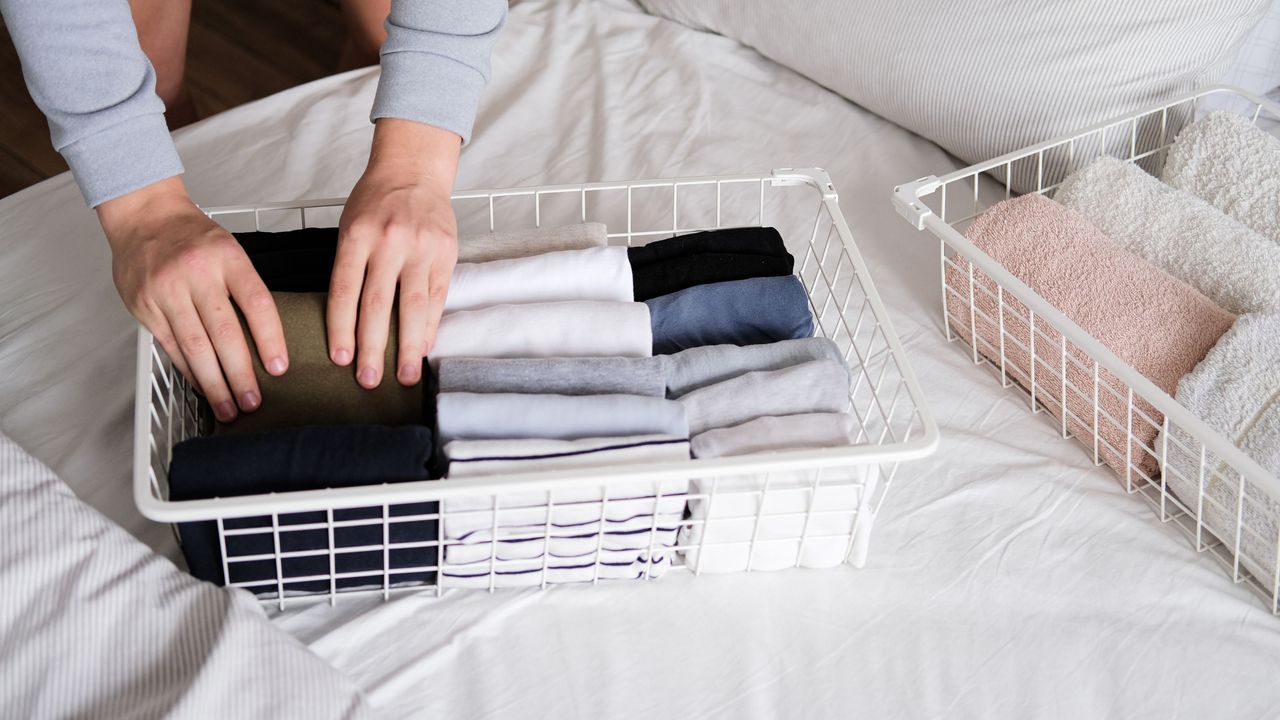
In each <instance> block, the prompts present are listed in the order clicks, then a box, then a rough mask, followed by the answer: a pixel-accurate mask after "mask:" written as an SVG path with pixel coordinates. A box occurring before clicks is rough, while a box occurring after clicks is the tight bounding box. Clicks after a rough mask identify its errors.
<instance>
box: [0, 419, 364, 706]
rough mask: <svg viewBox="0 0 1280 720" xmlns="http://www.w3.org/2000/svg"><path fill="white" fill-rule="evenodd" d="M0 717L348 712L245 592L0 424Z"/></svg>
mask: <svg viewBox="0 0 1280 720" xmlns="http://www.w3.org/2000/svg"><path fill="white" fill-rule="evenodd" d="M0 716H3V717H14V718H19V717H20V718H63V717H104V718H122V717H128V718H151V717H199V718H214V717H217V718H256V717H274V718H287V717H302V718H308V719H309V720H315V719H319V718H361V717H370V716H372V710H370V708H369V707H368V705H367V704H366V702H365V700H364V698H363V696H362V695H361V694H360V692H359V691H358V689H357V688H356V686H355V685H354V684H353V683H352V682H351V681H350V680H348V679H347V678H346V677H345V676H344V675H342V674H341V673H339V672H338V671H337V670H335V669H333V668H332V667H331V666H329V665H328V664H327V663H325V662H324V661H323V660H321V659H320V658H318V657H316V656H315V655H313V654H312V653H311V652H310V651H309V650H307V649H306V648H305V647H303V646H302V645H301V644H299V643H298V642H297V641H296V640H294V639H293V638H292V637H290V636H288V635H286V634H285V633H283V632H281V631H280V630H277V629H276V628H275V627H274V626H273V625H272V624H271V623H270V622H269V621H268V620H267V619H266V617H265V615H264V614H263V612H262V610H261V608H260V607H259V606H258V604H257V603H256V601H255V600H254V599H253V598H252V596H251V595H249V594H248V593H246V592H244V591H239V590H237V591H226V590H223V589H221V588H218V587H215V586H213V585H210V584H207V583H203V582H200V581H198V580H196V579H194V578H192V577H191V576H189V575H187V574H186V573H183V572H182V571H180V570H179V569H178V568H177V567H175V566H174V565H173V564H172V563H171V562H169V561H168V560H166V559H165V558H162V557H160V556H159V555H156V554H155V553H153V552H152V551H151V550H150V549H148V548H147V547H146V546H144V545H143V544H142V543H140V542H138V541H137V540H135V539H134V538H133V536H131V535H129V533H127V532H125V531H124V530H122V529H121V528H119V527H118V526H116V525H115V524H114V523H112V522H111V521H109V520H107V519H106V518H105V517H103V516H102V515H100V514H99V513H98V512H97V511H96V510H94V509H93V508H90V507H89V506H88V505H85V504H84V503H82V502H81V501H80V500H79V499H78V498H76V496H75V495H74V494H73V493H72V492H71V490H70V488H68V487H67V486H66V484H64V483H63V482H62V480H61V479H59V478H58V477H57V476H56V475H54V473H53V471H51V470H50V469H49V468H47V467H45V466H44V465H42V464H41V463H40V462H39V461H37V460H35V459H34V458H32V457H31V456H30V455H28V454H27V453H26V452H25V451H23V450H22V449H21V448H20V447H18V446H17V445H16V444H15V443H14V442H13V441H11V440H10V439H9V438H7V437H5V436H4V435H3V434H0Z"/></svg>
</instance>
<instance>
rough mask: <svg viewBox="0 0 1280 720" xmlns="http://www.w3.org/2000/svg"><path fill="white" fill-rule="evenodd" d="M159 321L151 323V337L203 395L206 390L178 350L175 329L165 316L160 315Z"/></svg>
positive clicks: (149, 323) (149, 325) (148, 324)
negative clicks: (197, 380) (170, 325)
mask: <svg viewBox="0 0 1280 720" xmlns="http://www.w3.org/2000/svg"><path fill="white" fill-rule="evenodd" d="M157 318H158V319H156V320H153V321H150V322H148V323H146V324H147V326H148V327H149V328H150V329H151V337H153V338H155V341H156V342H157V343H159V344H160V347H162V348H164V352H165V354H166V355H168V356H169V361H170V362H172V363H173V367H174V368H176V369H177V371H178V372H180V373H182V376H183V377H185V378H186V379H187V382H189V383H191V385H192V387H194V388H195V389H196V391H198V392H199V393H200V394H201V395H203V394H204V389H203V388H201V387H200V383H198V382H196V379H195V376H194V375H192V374H191V368H190V367H189V366H188V365H187V359H186V358H184V357H182V351H181V350H179V349H178V341H177V340H176V339H175V338H174V336H173V329H172V328H170V327H169V321H168V320H165V319H164V315H158V316H157Z"/></svg>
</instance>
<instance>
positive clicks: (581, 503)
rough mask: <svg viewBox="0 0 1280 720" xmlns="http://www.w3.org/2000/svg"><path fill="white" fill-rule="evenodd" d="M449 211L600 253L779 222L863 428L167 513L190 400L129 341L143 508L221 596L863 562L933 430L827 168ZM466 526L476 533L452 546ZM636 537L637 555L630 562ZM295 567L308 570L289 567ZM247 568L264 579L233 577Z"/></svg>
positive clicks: (557, 189)
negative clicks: (713, 454) (220, 578)
mask: <svg viewBox="0 0 1280 720" xmlns="http://www.w3.org/2000/svg"><path fill="white" fill-rule="evenodd" d="M342 203H343V200H341V199H330V200H316V201H306V202H293V203H279V204H264V205H250V206H240V207H225V208H216V209H210V210H207V212H208V214H209V215H210V216H211V217H213V218H215V219H216V220H218V222H219V223H221V224H222V225H223V226H224V227H226V228H227V229H229V230H232V231H247V230H288V229H295V228H300V227H331V226H334V225H336V224H337V220H338V216H339V213H340V212H341V208H342ZM453 203H454V209H455V212H456V215H457V218H458V223H459V234H460V235H462V236H466V235H470V234H474V233H478V232H485V231H493V230H509V229H516V228H522V227H534V226H539V227H540V226H554V225H560V224H568V223H575V222H587V221H599V222H604V223H605V224H606V225H607V227H608V228H609V231H610V232H609V238H610V242H611V243H613V244H632V243H637V244H639V243H643V242H646V241H648V240H654V239H661V238H665V237H669V236H672V235H675V234H681V233H688V232H695V231H701V230H709V229H715V228H722V227H741V226H762V225H771V226H774V227H777V228H778V229H779V231H780V232H781V233H782V235H783V237H784V238H787V239H788V244H789V246H790V247H791V249H792V250H793V252H796V251H797V248H799V252H797V270H796V274H797V275H798V276H799V277H800V279H801V280H802V281H803V283H804V285H805V287H806V289H807V291H808V295H809V300H810V303H811V309H812V311H813V315H814V319H815V327H816V329H817V330H816V332H817V333H819V334H821V335H823V336H826V337H828V338H830V339H832V340H833V341H835V342H836V343H837V345H838V347H839V348H840V350H841V351H842V352H843V354H844V357H845V359H846V360H847V362H848V364H849V367H850V369H851V381H850V385H849V395H848V406H847V409H848V412H849V413H850V414H851V416H852V417H853V418H854V420H855V421H856V422H855V425H856V427H855V428H854V433H853V434H854V436H855V437H854V438H853V440H854V441H853V443H852V444H851V445H849V446H847V447H841V448H830V449H809V450H794V451H785V452H776V453H768V454H756V455H751V456H744V457H734V458H724V459H699V460H688V461H677V462H665V463H658V464H651V465H645V466H635V465H631V466H625V467H616V468H594V469H576V470H571V471H558V472H537V473H522V474H511V475H502V476H492V477H483V478H466V479H443V480H430V481H421V482H409V483H397V484H381V485H373V486H364V487H351V488H338V489H321V490H310V491H304V492H292V493H278V494H263V495H253V496H238V497H222V498H213V499H208V500H189V501H180V502H179V501H172V500H169V499H168V487H167V477H168V474H167V469H168V466H169V462H170V459H171V457H172V448H173V446H174V444H176V443H178V442H181V441H182V440H185V439H187V438H190V437H193V436H195V435H197V434H198V433H199V414H198V412H197V405H198V400H197V397H196V395H195V393H194V392H193V390H192V389H191V387H190V386H189V385H188V384H187V383H186V381H185V380H184V379H183V377H182V376H181V375H180V374H179V373H177V372H175V371H174V367H173V365H172V364H171V363H170V361H169V359H168V358H167V357H166V356H165V354H164V352H163V350H162V349H161V348H159V346H157V345H156V344H155V343H153V341H152V336H151V334H150V333H148V332H147V331H146V330H145V329H140V330H139V333H138V365H137V388H138V391H137V398H136V405H135V416H134V420H135V445H134V496H135V500H136V503H137V505H138V507H139V509H140V510H141V511H142V513H143V515H145V516H146V517H148V518H150V519H152V520H156V521H159V522H166V523H185V522H197V521H204V522H214V523H216V526H217V534H218V543H219V544H220V549H221V553H222V562H223V571H224V577H225V578H226V579H227V581H228V582H227V584H228V585H232V586H237V587H243V588H246V589H249V590H251V591H254V592H255V593H256V594H257V595H258V596H259V597H260V598H263V599H264V600H267V601H273V602H275V603H278V604H279V606H280V608H281V609H284V607H285V604H286V600H288V601H289V602H293V601H294V600H295V599H315V598H322V599H323V598H327V599H328V600H329V601H330V602H331V603H333V602H335V601H336V600H337V598H338V597H339V596H343V595H345V594H346V593H356V594H363V593H380V594H382V596H383V597H384V598H387V597H390V596H391V594H392V593H393V592H401V591H420V590H421V589H422V588H423V586H429V587H434V590H435V591H436V592H437V593H440V592H443V591H444V590H445V589H447V588H449V587H472V588H482V589H488V590H490V591H493V590H496V589H501V588H505V587H519V586H538V587H546V586H547V585H549V584H556V583H561V582H565V583H568V582H582V583H585V584H592V585H594V584H597V583H598V582H600V581H601V580H607V579H615V578H626V579H646V580H648V579H653V578H656V577H659V576H660V575H662V574H663V573H664V572H666V571H668V570H687V571H692V572H695V573H702V572H723V571H737V570H764V569H780V568H783V567H792V566H796V567H799V566H806V567H817V566H822V567H826V566H830V565H840V564H851V565H854V566H861V565H862V564H863V562H864V561H865V558H866V553H867V547H868V541H869V536H870V532H871V528H872V524H873V521H874V519H875V517H876V514H877V513H878V512H879V511H880V507H881V503H882V502H883V500H884V497H885V493H886V492H887V491H888V489H889V487H890V485H891V484H892V482H893V479H894V476H895V474H896V471H897V467H898V463H900V462H902V461H907V460H911V459H914V458H920V457H923V456H926V455H928V454H930V453H932V452H933V451H934V450H935V449H936V447H937V442H938V431H937V426H936V424H935V422H934V420H933V418H932V417H931V415H930V414H929V411H928V409H927V408H926V406H925V403H924V400H923V397H922V395H921V391H920V388H919V386H918V384H917V382H916V379H915V377H914V376H913V374H912V372H911V369H910V367H909V365H908V363H907V358H906V356H905V354H904V352H903V349H902V345H901V343H900V342H899V339H898V336H897V335H896V334H895V332H894V330H893V328H892V326H891V325H890V323H889V320H888V317H887V314H886V312H885V308H884V305H883V304H882V302H881V300H880V297H879V295H878V294H877V292H876V289H875V286H874V284H873V283H872V281H871V278H870V276H869V275H868V272H867V268H866V265H865V263H864V262H863V259H862V257H861V255H860V254H859V253H858V250H857V246H856V244H855V243H854V240H853V236H852V234H851V233H850V230H849V227H848V225H847V224H846V222H845V220H844V218H843V216H842V215H841V214H840V209H839V204H838V198H837V194H836V191H835V188H834V187H833V186H832V185H831V182H830V180H829V178H828V177H827V175H826V173H825V172H823V171H822V170H820V169H805V170H794V169H783V170H775V171H773V172H771V173H764V174H757V175H730V176H718V177H699V178H683V179H666V180H646V181H636V182H620V183H591V184H582V185H557V186H543V187H529V188H517V189H507V190H477V191H471V192H462V193H458V194H456V195H455V196H454V198H453ZM265 400H266V401H267V402H270V398H266V399H265ZM561 520H564V522H560V521H561ZM412 523H430V524H432V525H434V527H435V528H436V530H435V536H433V537H422V536H421V535H418V536H414V537H412V538H411V539H409V540H405V538H404V535H405V534H404V533H401V532H398V531H399V530H402V529H404V528H407V527H409V525H410V524H412ZM614 523H622V524H621V525H614ZM417 527H419V528H420V527H422V525H417ZM615 527H617V528H621V530H620V531H619V532H620V533H621V532H625V533H627V534H628V541H629V543H628V544H627V545H626V547H625V548H623V550H622V551H621V552H620V551H619V550H618V549H617V548H616V547H615V544H614V543H613V539H612V538H611V537H610V535H611V531H610V528H615ZM566 528H574V530H572V531H567V530H566ZM460 529H467V533H465V534H460V533H459V532H455V531H457V530H460ZM584 529H585V531H584ZM356 530H360V531H363V533H362V534H361V537H362V538H364V539H363V540H362V541H360V542H359V543H357V544H354V545H353V544H350V543H344V542H343V541H342V540H341V538H342V536H344V535H351V534H352V533H353V531H356ZM301 533H311V534H312V537H315V536H316V534H317V533H319V536H320V537H324V535H325V534H326V533H327V538H328V539H327V542H323V543H322V545H323V547H321V548H320V549H315V548H309V549H303V550H297V549H291V547H292V546H294V545H296V543H291V542H290V537H291V536H294V535H297V534H301ZM370 533H372V541H370V540H369V538H370ZM584 536H585V539H584ZM637 538H639V540H638V541H637ZM243 540H255V541H257V543H258V545H259V547H258V549H257V550H255V551H253V552H238V551H237V549H236V547H237V545H238V544H239V543H240V542H241V541H243ZM637 542H638V544H639V545H640V546H641V548H642V550H643V551H642V552H636V549H637ZM264 545H265V550H264V549H263V546H264ZM229 550H230V553H229V552H228V551H229ZM357 556H359V557H360V558H363V559H365V560H368V559H369V558H371V557H372V558H373V559H374V562H373V567H372V568H369V567H367V566H365V567H361V568H360V569H358V570H354V571H353V570H350V569H349V568H348V569H344V566H345V565H347V564H348V563H346V562H344V561H346V560H350V559H351V558H354V557H357ZM620 556H621V560H619V557H620ZM302 561H307V562H309V563H310V564H309V565H308V566H307V567H309V568H311V569H312V571H311V572H309V573H308V574H303V575H297V574H295V573H293V572H291V571H290V566H291V565H296V564H297V563H300V562H302ZM326 561H327V562H326ZM464 566H465V567H464ZM248 567H252V568H256V571H255V572H257V575H254V576H252V577H248V578H246V577H243V575H244V574H243V573H239V572H238V570H239V569H241V568H248ZM264 567H265V568H266V571H267V572H266V573H265V574H264V573H262V572H260V571H262V570H263V568H264ZM317 567H318V571H317V570H316V568H317ZM460 568H461V570H460ZM272 571H273V572H272Z"/></svg>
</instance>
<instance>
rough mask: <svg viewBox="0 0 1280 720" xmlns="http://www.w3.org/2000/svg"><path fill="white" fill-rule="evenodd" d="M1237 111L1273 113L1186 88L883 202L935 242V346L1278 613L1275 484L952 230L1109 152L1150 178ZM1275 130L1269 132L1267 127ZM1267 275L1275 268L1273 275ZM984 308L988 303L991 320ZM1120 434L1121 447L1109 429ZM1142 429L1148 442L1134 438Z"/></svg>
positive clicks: (1246, 97)
mask: <svg viewBox="0 0 1280 720" xmlns="http://www.w3.org/2000/svg"><path fill="white" fill-rule="evenodd" d="M1208 96H1213V98H1214V102H1213V103H1212V104H1213V105H1214V106H1215V107H1213V108H1212V109H1215V110H1216V109H1223V108H1227V109H1229V111H1232V112H1240V113H1242V114H1244V115H1245V117H1247V118H1249V119H1250V120H1251V121H1252V122H1253V123H1255V124H1256V125H1258V126H1259V127H1263V128H1264V129H1266V128H1269V127H1275V121H1280V108H1277V107H1276V106H1274V105H1271V104H1268V103H1267V102H1266V101H1264V100H1263V99H1261V98H1258V97H1256V96H1254V95H1252V94H1249V93H1247V92H1244V91H1242V90H1239V89H1237V88H1231V87H1225V86H1221V87H1215V88H1210V89H1206V90H1204V91H1202V92H1197V93H1193V94H1188V95H1185V96H1182V97H1179V98H1177V99H1175V100H1172V101H1170V102H1166V103H1163V104H1160V105H1157V106H1155V107H1150V108H1147V109H1144V110H1141V111H1138V112H1134V113H1131V114H1129V115H1125V116H1123V117H1120V118H1116V119H1114V120H1111V121H1107V122H1104V123H1100V124H1097V125H1094V126H1092V127H1089V128H1086V129H1084V130H1082V131H1080V132H1077V133H1073V134H1071V135H1069V136H1063V137H1060V138H1056V139H1053V140H1049V141H1047V142H1043V143H1040V144H1038V145H1033V146H1030V147H1027V148H1024V149H1021V150H1017V151H1014V152H1012V153H1009V154H1007V155H1003V156H1001V157H998V158H995V159H992V160H990V161H987V162H983V163H978V164H976V165H972V166H970V167H967V168H964V169H961V170H957V171H955V172H952V173H949V174H947V175H944V176H942V177H937V176H928V177H924V178H920V179H918V180H915V181H913V182H909V183H905V184H903V185H900V186H898V187H897V188H895V189H894V194H893V203H894V205H895V207H896V209H897V210H898V212H899V213H900V214H902V215H903V217H905V218H906V219H907V220H908V221H909V222H911V223H912V224H913V225H914V226H915V227H916V228H917V229H927V230H929V232H931V233H932V234H933V235H935V236H936V237H937V238H938V247H939V280H940V285H941V299H942V317H943V324H944V327H945V333H946V337H947V340H948V341H950V342H955V341H957V340H958V341H960V344H962V345H964V346H966V347H967V348H968V353H969V354H970V356H971V357H972V360H973V362H974V363H975V364H979V365H985V366H987V367H988V368H989V369H990V371H991V373H992V375H993V376H994V377H995V378H996V379H997V380H998V381H999V382H1000V384H1001V385H1002V386H1004V387H1007V388H1014V389H1016V390H1017V391H1019V392H1020V393H1021V394H1022V395H1023V396H1024V397H1025V398H1026V401H1027V405H1028V408H1029V409H1030V411H1031V412H1032V413H1033V414H1042V413H1045V412H1046V411H1047V414H1048V415H1050V416H1051V419H1052V422H1053V423H1054V424H1055V426H1056V427H1057V430H1058V432H1059V433H1060V434H1061V436H1062V437H1063V438H1064V439H1067V438H1074V439H1075V440H1077V441H1078V442H1079V443H1081V444H1082V445H1083V446H1084V447H1085V449H1086V451H1087V452H1089V453H1090V454H1091V455H1092V457H1093V459H1094V463H1095V464H1096V465H1102V464H1104V463H1106V464H1108V465H1110V466H1111V467H1112V468H1113V469H1114V470H1115V471H1116V474H1117V475H1118V477H1119V479H1120V481H1121V482H1122V483H1123V485H1124V487H1125V490H1126V491H1127V492H1128V493H1129V494H1133V495H1140V496H1141V497H1143V498H1144V499H1146V500H1147V501H1148V502H1149V503H1150V505H1151V506H1152V508H1153V509H1154V510H1155V512H1156V514H1157V516H1158V517H1159V519H1160V521H1161V522H1162V523H1172V524H1174V525H1175V526H1176V527H1178V528H1180V529H1181V530H1182V531H1184V532H1185V533H1186V534H1187V535H1188V536H1189V537H1190V539H1191V540H1192V543H1193V545H1194V547H1195V549H1196V550H1197V551H1198V552H1207V553H1209V554H1210V555H1211V556H1212V557H1214V558H1215V559H1216V560H1218V561H1219V562H1220V563H1222V564H1223V566H1225V568H1226V569H1227V571H1228V572H1229V573H1230V575H1231V578H1232V580H1233V581H1234V582H1236V583H1246V584H1247V585H1248V586H1249V587H1251V588H1252V589H1253V590H1254V591H1255V592H1256V593H1258V594H1259V596H1260V597H1261V598H1262V599H1263V600H1264V602H1266V603H1267V605H1268V606H1269V607H1270V608H1271V611H1272V612H1273V613H1280V572H1278V570H1277V568H1278V567H1280V528H1278V525H1277V518H1278V517H1280V479H1277V478H1276V477H1275V476H1273V475H1271V474H1270V473H1269V472H1267V471H1266V470H1264V469H1263V468H1262V467H1260V466H1259V465H1258V464H1257V463H1256V462H1254V461H1253V460H1252V459H1251V458H1250V457H1248V456H1247V455H1246V454H1245V453H1244V452H1242V451H1241V450H1240V449H1239V448H1238V447H1236V446H1235V445H1234V444H1233V443H1232V442H1231V441H1230V440H1228V439H1227V438H1225V437H1223V436H1222V435H1221V434H1220V433H1218V432H1217V431H1215V430H1213V429H1212V428H1210V427H1209V426H1208V425H1206V424H1205V423H1204V422H1203V421H1202V420H1201V419H1200V418H1199V417H1197V416H1196V415H1195V414H1194V413H1192V412H1191V411H1190V410H1188V409H1187V408H1186V407H1184V406H1182V405H1181V404H1179V403H1178V402H1176V401H1175V400H1174V399H1173V398H1172V397H1170V396H1169V395H1168V394H1167V393H1165V392H1164V391H1162V390H1161V389H1160V388H1158V387H1156V386H1155V385H1154V384H1152V383H1151V381H1149V380H1148V379H1147V378H1146V377H1144V376H1142V375H1141V374H1140V373H1139V372H1137V371H1136V370H1135V369H1134V368H1133V367H1132V366H1130V365H1129V364H1127V363H1125V362H1124V361H1122V360H1121V359H1120V358H1119V357H1117V356H1116V355H1115V354H1114V353H1112V352H1111V351H1110V350H1108V349H1107V348H1106V347H1105V346H1103V345H1102V344H1101V343H1100V342H1098V341H1097V340H1096V339H1095V338H1093V337H1092V336H1090V335H1089V334H1088V333H1087V332H1085V331H1084V330H1083V329H1082V328H1080V327H1079V326H1078V325H1076V324H1075V323H1074V322H1072V321H1071V320H1070V319H1068V318H1067V317H1066V316H1065V315H1063V314H1062V313H1061V312H1060V311H1059V310H1058V309H1057V308H1055V307H1054V306H1053V305H1051V304H1050V303H1048V302H1047V301H1045V300H1044V299H1043V298H1042V297H1040V296H1039V295H1038V294H1037V293H1036V292H1035V291H1033V290H1032V289H1031V288H1029V287H1028V286H1027V285H1025V284H1024V283H1022V282H1021V281H1019V280H1018V279H1017V278H1016V277H1014V276H1013V275H1012V274H1011V273H1010V272H1008V270H1006V269H1005V268H1004V267H1002V266H1001V265H1000V264H999V263H998V262H996V261H995V260H993V259H992V258H991V257H990V256H989V255H987V254H986V253H984V252H982V251H981V250H979V249H978V248H977V247H976V246H975V245H973V243H971V242H970V241H969V240H968V239H967V238H966V237H965V234H964V233H965V231H966V229H967V228H968V227H969V225H970V224H971V223H972V222H973V221H974V219H976V218H977V217H978V216H979V215H981V214H982V213H983V212H985V211H986V210H987V209H988V208H990V207H991V206H992V205H994V204H996V203H997V202H999V201H1001V200H1005V199H1008V198H1009V197H1012V196H1013V195H1016V194H1019V193H1018V192H1017V187H1019V186H1020V185H1030V186H1032V187H1029V188H1027V191H1028V192H1037V193H1041V194H1044V195H1047V196H1049V197H1052V196H1053V194H1054V191H1055V190H1056V189H1057V187H1058V185H1059V184H1060V183H1061V182H1062V181H1063V180H1064V179H1065V178H1066V177H1067V176H1068V175H1069V174H1070V173H1071V172H1073V171H1074V170H1076V169H1077V168H1080V167H1083V166H1084V165H1086V164H1088V163H1089V162H1091V161H1092V160H1094V159H1096V158H1098V157H1100V156H1103V155H1111V156H1113V157H1117V158H1120V159H1122V160H1125V161H1127V162H1132V163H1137V164H1138V165H1139V166H1140V167H1142V168H1143V169H1144V170H1146V171H1147V172H1149V173H1151V174H1153V175H1157V176H1158V175H1159V171H1160V169H1161V167H1162V165H1163V162H1164V160H1165V157H1166V155H1167V150H1168V148H1169V147H1170V145H1172V143H1173V140H1174V138H1175V137H1176V135H1177V132H1178V130H1180V129H1181V128H1182V127H1185V126H1187V125H1189V124H1190V123H1191V122H1194V121H1195V120H1196V119H1198V118H1199V117H1200V116H1201V115H1202V114H1204V113H1205V112H1206V111H1205V109H1204V108H1203V107H1202V106H1204V105H1209V104H1210V103H1207V102H1205V100H1204V98H1206V97H1208ZM1270 131H1271V132H1274V130H1270ZM1276 271H1277V272H1280V268H1277V269H1276ZM984 307H985V308H988V309H990V308H995V313H994V314H992V313H991V312H989V311H988V309H984ZM1118 433H1123V435H1124V437H1125V438H1126V439H1127V441H1128V442H1127V443H1126V444H1125V446H1124V447H1117V446H1116V445H1115V444H1114V443H1112V442H1110V441H1109V440H1108V436H1109V435H1111V436H1113V437H1114V436H1115V434H1118ZM1135 434H1136V435H1138V436H1141V437H1151V436H1154V437H1155V438H1156V439H1155V441H1154V442H1153V443H1148V442H1145V441H1144V440H1141V439H1139V438H1138V437H1135Z"/></svg>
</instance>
